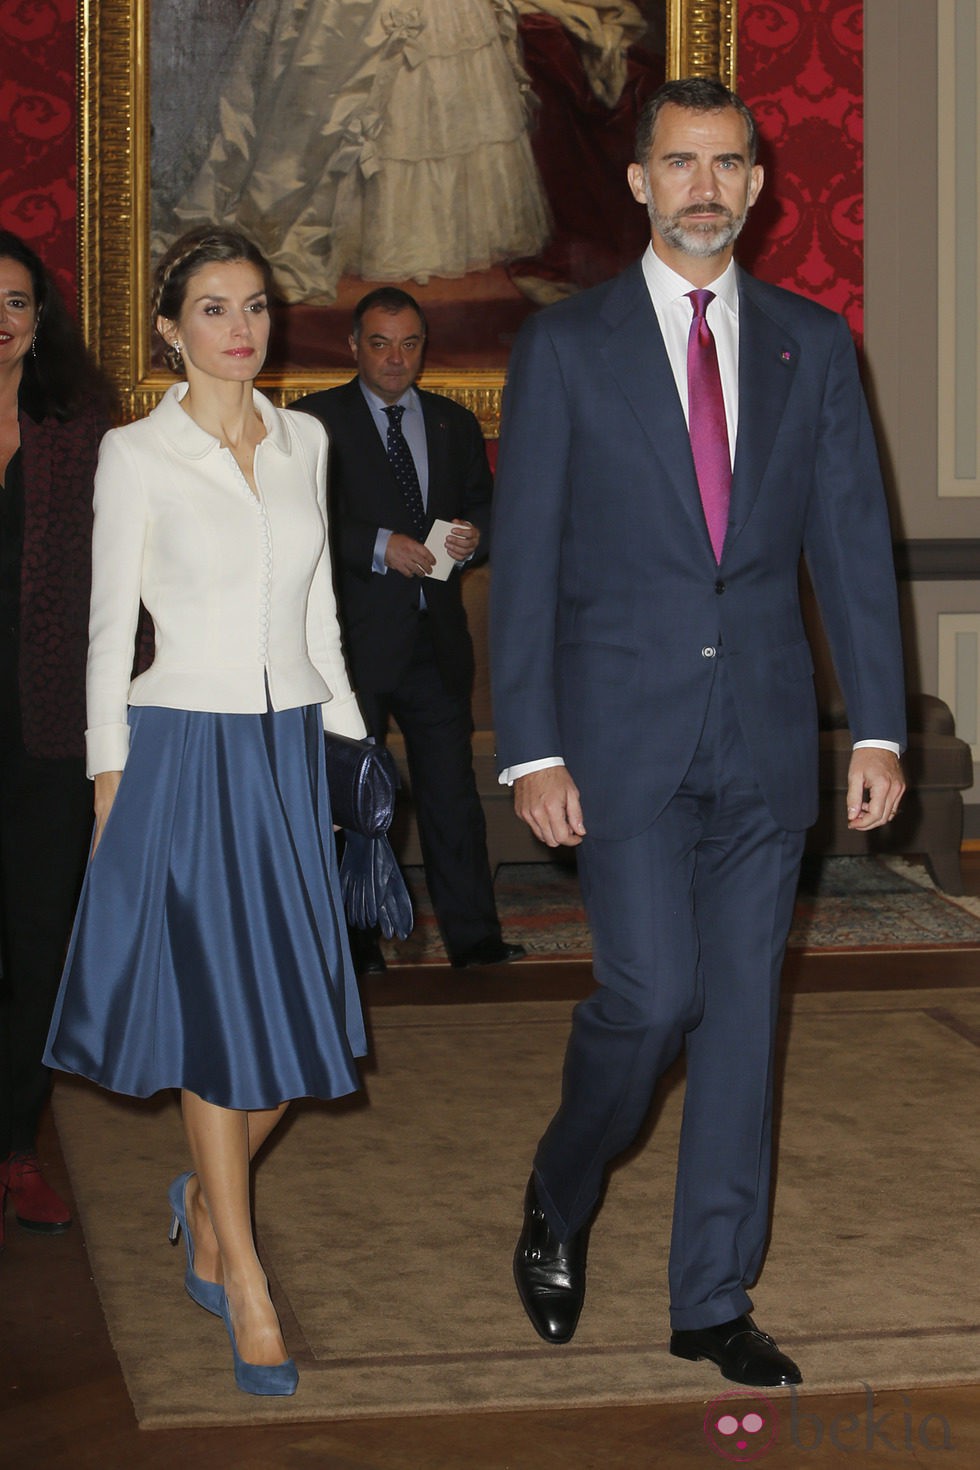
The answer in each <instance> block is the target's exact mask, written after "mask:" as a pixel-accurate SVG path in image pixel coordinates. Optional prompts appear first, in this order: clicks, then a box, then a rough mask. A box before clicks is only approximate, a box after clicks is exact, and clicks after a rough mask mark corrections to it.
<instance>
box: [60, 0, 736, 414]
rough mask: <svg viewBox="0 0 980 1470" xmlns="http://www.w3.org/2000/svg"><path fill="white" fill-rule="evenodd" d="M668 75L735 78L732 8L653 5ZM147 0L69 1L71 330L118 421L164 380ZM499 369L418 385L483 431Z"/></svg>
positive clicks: (677, 1) (299, 375) (302, 379)
mask: <svg viewBox="0 0 980 1470" xmlns="http://www.w3.org/2000/svg"><path fill="white" fill-rule="evenodd" d="M664 3H665V7H666V68H667V74H668V76H689V75H702V76H720V77H721V78H722V80H724V81H726V82H727V83H728V84H729V85H733V84H734V79H735V75H736V9H737V0H664ZM150 4H151V0H79V27H78V32H79V38H80V40H79V46H80V56H79V63H80V64H79V85H80V199H79V209H80V229H79V236H80V241H81V245H80V271H79V276H80V302H81V315H82V325H83V329H84V331H85V334H86V337H87V340H88V341H89V343H90V344H91V345H92V347H93V349H94V350H95V352H96V354H97V355H98V357H99V360H100V361H101V362H102V364H103V365H104V367H105V368H106V369H107V371H108V372H109V373H110V374H111V376H112V377H113V379H114V380H115V382H116V384H117V385H118V388H119V391H120V396H121V399H122V402H123V406H124V411H125V413H126V415H127V416H128V417H137V416H138V415H140V414H143V413H145V412H146V411H147V410H148V409H149V408H150V407H152V405H153V404H154V403H155V402H156V400H157V399H158V398H159V396H160V394H161V393H162V391H163V390H164V389H165V388H166V387H167V386H168V384H169V383H170V382H172V378H171V377H170V375H169V374H167V373H166V372H165V371H164V370H163V369H161V368H158V367H156V366H154V364H153V362H152V359H151V346H152V342H151V330H150V323H149V321H148V319H147V307H146V303H147V302H148V300H149V278H150V239H149V236H150V163H149V158H150V121H149V118H150V96H149V92H150V83H149V77H150V56H149V35H150V25H149V19H150V14H149V12H150ZM348 376H349V373H348V372H347V371H346V370H345V371H337V370H333V371H324V372H314V371H305V370H304V371H297V372H292V371H289V372H278V373H267V374H264V375H263V386H264V387H265V388H266V389H267V390H268V391H270V392H271V394H272V396H273V397H274V398H275V399H276V400H277V401H279V402H280V403H287V402H289V401H290V399H292V398H294V397H296V396H297V395H299V394H300V393H304V392H309V391H311V390H312V389H313V388H317V387H325V386H329V385H330V384H331V383H334V382H339V381H344V380H345V379H346V378H347V377H348ZM503 376H504V374H503V371H502V370H501V369H500V368H499V367H492V368H480V367H478V366H477V367H467V368H466V369H459V370H452V371H450V370H446V369H444V368H439V367H433V366H430V368H427V370H426V374H425V384H426V387H428V388H430V389H434V390H436V391H440V392H444V393H449V394H450V395H451V396H452V397H454V398H457V399H459V400H460V401H461V402H463V403H465V404H466V405H467V406H468V407H470V408H472V409H473V411H474V412H475V413H476V414H477V416H478V417H479V419H480V420H481V422H482V423H483V425H484V427H485V429H486V431H487V432H488V433H491V434H492V433H494V432H495V431H496V426H497V423H498V420H499V408H500V391H501V388H502V384H503Z"/></svg>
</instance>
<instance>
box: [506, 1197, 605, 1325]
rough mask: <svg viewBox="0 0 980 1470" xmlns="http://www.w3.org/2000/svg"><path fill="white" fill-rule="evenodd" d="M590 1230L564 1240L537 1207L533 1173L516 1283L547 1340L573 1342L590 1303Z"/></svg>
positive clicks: (516, 1264) (517, 1253)
mask: <svg viewBox="0 0 980 1470" xmlns="http://www.w3.org/2000/svg"><path fill="white" fill-rule="evenodd" d="M587 1241H588V1231H587V1230H579V1231H578V1232H577V1233H576V1234H575V1235H573V1236H571V1237H570V1238H569V1239H568V1240H559V1239H558V1237H557V1235H556V1234H555V1232H554V1231H553V1230H552V1228H551V1226H550V1225H549V1224H548V1221H547V1219H546V1218H545V1213H544V1211H543V1210H542V1208H541V1206H540V1205H539V1204H538V1195H537V1190H536V1189H535V1187H534V1175H533V1174H532V1175H531V1178H530V1179H529V1180H528V1186H527V1193H526V1194H525V1196H524V1229H523V1230H522V1231H521V1235H520V1239H519V1240H518V1242H517V1250H516V1251H515V1252H514V1280H515V1281H516V1282H517V1291H518V1295H519V1296H520V1298H521V1301H522V1302H523V1303H524V1310H525V1312H527V1315H528V1316H529V1317H530V1319H531V1321H532V1322H533V1324H534V1327H535V1329H536V1331H537V1332H538V1333H539V1334H540V1335H541V1336H542V1337H543V1338H544V1340H545V1342H555V1343H559V1342H569V1341H570V1340H571V1338H572V1336H573V1334H574V1332H575V1328H576V1326H577V1325H578V1319H579V1313H580V1312H581V1310H582V1303H583V1301H584V1300H585V1250H586V1244H587Z"/></svg>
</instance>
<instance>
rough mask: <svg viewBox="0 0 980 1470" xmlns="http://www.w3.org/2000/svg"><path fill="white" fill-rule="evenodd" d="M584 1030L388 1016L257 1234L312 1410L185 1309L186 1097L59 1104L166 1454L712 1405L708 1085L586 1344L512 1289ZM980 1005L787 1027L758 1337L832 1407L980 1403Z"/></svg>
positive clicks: (287, 1174)
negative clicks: (682, 1293)
mask: <svg viewBox="0 0 980 1470" xmlns="http://www.w3.org/2000/svg"><path fill="white" fill-rule="evenodd" d="M569 1010H570V1006H568V1005H565V1004H561V1003H557V1002H549V1003H544V1002H540V1003H539V1002H529V1003H527V1004H506V1005H482V1004H474V1005H466V1006H459V1007H453V1006H443V1007H432V1008H429V1007H409V1006H405V1007H395V1008H391V1009H380V1010H378V1011H377V1012H376V1013H375V1015H374V1017H373V1027H374V1050H375V1060H374V1063H373V1065H372V1069H371V1071H370V1072H369V1075H368V1078H367V1094H366V1100H365V1101H362V1102H360V1103H354V1104H346V1105H339V1104H334V1105H329V1106H324V1105H309V1106H304V1107H302V1108H297V1109H296V1110H295V1113H294V1116H293V1120H292V1123H291V1125H289V1126H288V1127H287V1128H286V1130H285V1131H284V1132H283V1134H282V1136H281V1137H280V1138H279V1139H278V1140H277V1142H276V1143H275V1146H274V1147H273V1148H272V1149H271V1150H270V1152H269V1155H268V1157H267V1158H266V1159H265V1160H264V1161H263V1162H262V1163H261V1165H260V1167H259V1169H258V1171H257V1182H256V1218H257V1226H258V1232H259V1236H260V1248H261V1252H262V1255H263V1259H264V1260H265V1262H266V1263H267V1266H268V1267H269V1269H270V1275H271V1276H272V1278H273V1290H274V1295H275V1296H276V1299H277V1302H278V1304H279V1307H280V1310H281V1313H282V1318H283V1325H284V1330H285V1335H286V1341H287V1343H288V1345H289V1348H290V1350H291V1351H292V1352H293V1354H294V1356H295V1357H296V1359H297V1360H298V1363H299V1366H300V1372H301V1381H300V1387H299V1392H298V1393H297V1395H296V1397H295V1398H293V1399H285V1400H271V1399H264V1400H263V1399H255V1398H249V1397H247V1396H246V1395H244V1394H241V1393H239V1392H238V1391H237V1390H236V1388H235V1387H234V1383H233V1380H232V1376H231V1356H230V1350H229V1347H228V1343H227V1338H226V1336H225V1333H224V1328H223V1327H222V1325H221V1323H220V1321H218V1320H217V1319H216V1318H212V1317H209V1316H208V1315H207V1314H206V1313H204V1312H203V1311H201V1310H200V1309H199V1308H198V1307H196V1306H194V1305H193V1303H192V1302H191V1301H190V1300H189V1298H187V1297H186V1296H185V1295H184V1293H183V1290H182V1274H183V1268H184V1254H183V1247H182V1246H181V1248H180V1249H179V1250H178V1251H172V1250H170V1249H169V1248H168V1246H167V1242H166V1229H167V1208H166V1199H165V1194H166V1187H167V1184H168V1182H169V1180H170V1179H171V1177H172V1176H173V1175H174V1174H176V1173H177V1172H178V1170H180V1169H182V1168H184V1167H185V1162H186V1153H185V1149H184V1146H183V1143H182V1137H181V1131H180V1126H179V1120H178V1115H177V1112H176V1108H175V1106H174V1105H173V1103H172V1102H171V1101H170V1100H169V1098H168V1099H167V1100H166V1101H161V1100H157V1101H155V1102H150V1103H139V1104H136V1103H123V1102H120V1101H119V1100H116V1099H113V1098H111V1097H109V1096H108V1095H106V1094H104V1093H101V1092H99V1090H98V1089H96V1088H95V1087H92V1086H90V1085H89V1084H87V1083H82V1082H79V1081H78V1080H76V1079H65V1078H61V1079H59V1081H58V1083H57V1086H56V1094H55V1106H56V1117H57V1125H58V1131H59V1134H60V1137H61V1140H62V1144H63V1146H64V1151H65V1156H66V1158H67V1161H68V1165H69V1169H70V1172H71V1178H72V1183H73V1186H74V1189H75V1194H76V1198H77V1201H78V1205H79V1209H80V1213H81V1224H82V1229H83V1231H84V1234H85V1239H86V1242H87V1245H88V1249H89V1252H90V1256H91V1261H92V1268H93V1272H94V1275H95V1279H96V1282H97V1284H98V1289H99V1292H100V1294H101V1298H102V1302H103V1306H104V1309H105V1313H106V1317H107V1319H108V1323H109V1329H110V1332H111V1334H112V1339H113V1343H114V1345H115V1348H116V1351H117V1353H118V1355H119V1359H120V1362H121V1364H122V1368H123V1373H124V1374H125V1378H126V1383H127V1386H128V1388H129V1392H130V1394H131V1396H132V1400H133V1404H134V1406H135V1409H136V1414H137V1416H138V1418H139V1421H140V1423H141V1425H143V1426H144V1427H146V1428H154V1427H162V1426H175V1425H191V1424H234V1423H245V1422H252V1423H259V1422H275V1421H280V1420H287V1419H330V1418H347V1417H350V1416H356V1415H387V1414H416V1413H417V1414H424V1413H439V1412H459V1411H467V1410H470V1411H476V1410H490V1409H505V1408H507V1409H509V1408H533V1407H544V1406H558V1405H598V1404H614V1403H627V1402H634V1403H635V1402H656V1401H663V1400H670V1399H675V1400H702V1399H707V1398H712V1397H714V1396H715V1395H716V1394H717V1393H720V1392H722V1391H723V1390H724V1388H725V1387H726V1385H725V1384H724V1382H723V1380H721V1379H720V1378H719V1377H718V1376H717V1374H716V1373H715V1370H714V1369H713V1368H711V1367H710V1365H707V1364H693V1363H684V1362H681V1361H679V1360H677V1359H674V1358H671V1357H670V1356H669V1355H668V1354H667V1352H666V1337H667V1296H666V1280H665V1278H666V1246H667V1239H668V1226H669V1219H670V1209H671V1195H672V1181H673V1160H674V1154H675V1149H676V1139H677V1130H678V1124H679V1117H680V1105H681V1101H682V1091H683V1084H682V1081H681V1079H680V1077H679V1076H672V1077H671V1078H670V1079H668V1080H667V1082H666V1083H665V1085H664V1087H663V1089H662V1094H663V1095H662V1099H661V1102H660V1103H659V1106H658V1112H657V1116H656V1121H655V1124H654V1126H653V1128H652V1130H651V1132H650V1134H649V1136H648V1137H647V1138H646V1140H645V1142H644V1143H643V1144H642V1146H641V1147H639V1148H638V1149H637V1151H636V1152H635V1154H634V1156H633V1157H632V1158H631V1159H630V1160H629V1161H628V1162H627V1163H626V1164H624V1165H623V1166H622V1167H620V1168H618V1169H617V1170H616V1171H615V1172H614V1174H613V1176H612V1179H611V1181H610V1184H609V1189H608V1193H607V1197H606V1201H605V1205H604V1207H603V1209H602V1211H601V1214H600V1215H599V1218H598V1221H597V1224H596V1227H595V1229H594V1230H593V1234H592V1244H591V1250H590V1269H589V1291H588V1300H587V1302H586V1308H585V1311H584V1313H583V1316H582V1321H581V1324H580V1327H579V1331H578V1333H577V1335H576V1338H575V1341H574V1342H573V1343H572V1344H570V1345H569V1346H567V1347H564V1348H551V1347H548V1346H546V1345H545V1344H543V1343H541V1342H540V1341H539V1340H538V1338H537V1337H536V1336H535V1334H534V1332H533V1329H532V1328H531V1326H530V1324H529V1323H528V1322H527V1320H526V1319H525V1317H524V1314H523V1311H522V1309H521V1307H520V1305H519V1303H518V1301H517V1298H516V1295H515V1291H514V1287H513V1282H512V1278H511V1255H512V1251H513V1246H514V1240H515V1236H516V1233H517V1229H518V1222H519V1219H520V1208H521V1196H522V1193H523V1186H524V1182H525V1179H526V1177H527V1172H528V1163H529V1159H530V1157H531V1154H532V1152H533V1148H534V1144H535V1140H536V1138H537V1135H538V1133H539V1132H540V1131H541V1128H542V1127H543V1125H544V1123H545V1122H546V1120H547V1118H548V1117H549V1116H550V1113H551V1111H552V1109H553V1105H554V1103H555V1101H556V1098H557V1093H558V1084H559V1070H560V1065H561V1059H562V1054H563V1050H564V1042H565V1037H566V1032H567V1023H568V1015H569ZM978 1048H980V991H965V990H948V991H947V990H930V991H929V992H927V993H926V992H910V991H894V992H882V993H877V994H869V995H854V994H830V995H804V996H799V997H797V998H796V999H795V1000H794V1001H793V1003H792V1011H791V1014H789V1015H788V1016H787V1018H786V1023H785V1026H784V1035H783V1046H782V1048H781V1054H782V1056H783V1057H784V1058H785V1080H784V1083H783V1086H782V1121H781V1130H780V1131H781V1139H780V1153H779V1169H778V1180H777V1188H776V1199H775V1213H774V1221H775V1223H774V1227H773V1234H772V1242H771V1247H770V1251H769V1258H768V1263H767V1266H766V1270H765V1272H764V1274H763V1277H762V1281H761V1283H760V1285H759V1286H758V1288H757V1290H756V1292H755V1293H754V1296H755V1306H756V1314H757V1317H758V1320H759V1321H760V1323H761V1324H762V1325H763V1326H764V1327H765V1328H766V1329H767V1330H768V1331H771V1332H773V1333H774V1334H775V1335H776V1336H777V1338H778V1340H779V1342H780V1343H781V1345H782V1346H783V1347H784V1348H786V1349H787V1350H788V1351H789V1352H790V1353H791V1354H792V1355H793V1356H794V1357H796V1358H797V1359H798V1361H799V1362H800V1364H801V1366H802V1368H803V1371H804V1375H805V1379H806V1390H808V1391H827V1390H831V1391H832V1390H840V1391H845V1390H853V1389H860V1385H861V1384H862V1383H863V1384H868V1385H870V1386H871V1387H872V1388H873V1389H875V1390H877V1389H885V1388H895V1387H912V1386H917V1385H923V1384H938V1383H943V1384H955V1383H964V1382H975V1381H977V1380H978V1379H980V1353H978V1348H980V1335H978V1316H980V1314H978V1302H977V1299H976V1294H975V1291H976V1275H975V1270H974V1267H975V1262H976V1254H975V1252H976V1241H977V1231H976V1225H977V1220H976V1213H975V1211H976V1195H975V1191H976V1164H977V1154H978V1146H977V1134H976V1101H977V1072H978V1066H977V1064H978Z"/></svg>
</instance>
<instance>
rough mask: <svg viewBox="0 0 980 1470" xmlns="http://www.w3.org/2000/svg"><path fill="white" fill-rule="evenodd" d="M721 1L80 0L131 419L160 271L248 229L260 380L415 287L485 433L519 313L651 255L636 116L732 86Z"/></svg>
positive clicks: (151, 394)
mask: <svg viewBox="0 0 980 1470" xmlns="http://www.w3.org/2000/svg"><path fill="white" fill-rule="evenodd" d="M735 12H736V0H595V3H586V0H414V3H413V0H80V5H79V36H80V46H81V57H80V63H81V64H80V75H81V232H80V233H81V241H82V245H81V271H80V279H81V310H82V318H83V325H84V327H85V330H86V334H87V337H88V339H89V341H90V343H91V344H92V345H93V347H94V348H95V350H96V351H97V353H98V355H99V358H100V360H101V361H102V363H103V364H104V365H105V367H106V368H107V369H108V371H109V372H110V373H111V374H112V376H113V377H114V379H115V380H116V382H117V384H118V386H119V389H120V393H121V396H122V399H123V402H124V405H125V408H126V411H127V413H128V414H131V415H134V416H135V415H137V414H140V413H143V412H145V411H146V410H147V409H148V408H149V407H150V406H151V405H152V403H153V402H155V401H156V399H157V398H158V397H159V395H160V393H161V392H162V391H163V389H164V388H165V386H166V385H167V383H168V382H169V381H171V379H170V378H169V376H168V374H167V372H166V370H165V368H164V367H163V365H162V362H161V360H160V358H159V355H158V347H157V345H156V344H155V342H154V333H153V331H152V329H151V324H150V322H149V319H148V315H147V303H148V300H149V284H150V278H151V273H152V268H153V262H154V260H155V259H156V258H157V257H158V255H159V254H160V252H161V251H162V250H164V249H165V248H166V246H167V244H168V243H169V242H170V241H171V240H173V239H174V238H176V236H177V235H179V234H180V233H181V232H182V231H183V230H184V229H187V228H189V227H191V226H192V225H196V224H200V223H203V222H205V221H212V222H220V223H223V224H229V225H233V226H236V227H238V228H240V229H243V230H245V231H246V232H247V233H248V234H249V235H250V236H251V237H252V238H253V239H255V240H256V242H257V243H258V244H259V245H260V246H261V247H262V248H263V250H264V251H265V252H266V254H267V255H268V256H269V258H270V259H271V261H272V264H273V267H274V270H275V274H276V281H277V288H278V291H279V293H280V296H281V305H280V306H279V309H278V310H277V311H276V313H275V323H276V325H275V331H274V337H273V342H272V347H271V351H270V355H269V359H268V362H267V365H266V370H265V371H264V373H263V378H262V381H263V385H264V386H265V387H266V389H267V390H268V391H270V392H271V393H272V395H273V396H274V397H275V398H276V399H277V401H279V402H280V403H287V402H289V400H290V399H291V398H292V397H295V396H296V395H298V394H299V393H302V392H308V391H310V390H311V389H312V388H314V387H323V386H327V385H329V384H330V383H334V382H339V381H343V380H344V379H345V378H346V377H348V376H349V375H350V372H351V360H350V353H349V349H348V346H347V338H348V332H349V323H350V313H351V308H352V306H353V305H354V303H355V302H356V301H357V300H358V298H359V297H360V296H361V295H363V294H364V293H365V292H366V291H369V290H371V289H372V287H373V286H375V285H379V284H382V283H392V284H397V285H401V286H403V287H404V288H405V289H407V290H409V291H411V292H412V294H413V295H415V296H416V297H417V298H418V300H419V301H420V303H421V304H422V306H423V308H424V310H425V313H426V316H427V318H428V321H429V347H428V354H427V359H426V368H425V383H426V386H427V387H430V388H434V389H436V390H438V391H441V392H445V393H450V394H451V395H452V396H453V397H455V398H458V399H459V400H460V401H462V402H464V403H466V404H467V406H469V407H470V408H472V409H473V410H474V411H475V412H476V413H477V415H478V417H479V418H480V420H481V422H482V423H483V424H484V426H485V428H486V430H487V432H488V433H491V434H492V433H493V432H494V431H495V428H496V423H497V420H498V416H499V403H500V390H501V386H502V384H503V379H504V373H505V371H506V365H507V354H508V351H509V347H510V343H511V342H512V340H513V337H514V334H515V333H516V331H517V329H518V327H519V326H520V324H521V321H522V320H523V319H524V317H525V316H526V315H527V314H528V313H529V312H531V311H535V310H538V309H539V308H540V307H541V306H542V305H545V304H547V303H549V302H551V301H554V300H557V299H559V298H560V297H561V296H563V295H567V294H568V293H570V292H572V291H577V290H581V289H582V288H583V287H585V286H589V285H592V284H594V283H595V282H597V281H600V280H603V279H605V278H607V277H608V276H610V275H612V274H613V273H614V272H615V271H617V270H618V269H620V268H621V266H622V265H624V264H625V263H626V262H627V261H628V260H630V259H631V258H633V257H634V256H635V255H637V254H638V253H639V251H640V250H641V249H642V246H643V243H644V240H645V238H646V233H647V222H646V215H645V213H644V211H643V210H642V209H641V208H640V207H639V206H637V205H636V204H635V203H634V201H633V200H632V198H631V197H630V195H629V192H628V190H627V188H626V184H625V169H626V165H627V164H628V163H629V162H630V160H631V157H632V136H633V128H634V124H635V120H636V115H637V112H638V110H639V108H640V107H642V105H643V102H644V100H645V98H646V97H647V96H648V95H649V93H650V92H651V91H652V90H653V89H654V88H655V87H657V86H658V85H659V84H660V82H661V81H662V80H663V79H664V77H665V76H682V75H709V76H720V77H721V78H722V79H723V80H724V81H726V82H728V83H729V84H731V83H732V82H733V79H734V76H735V37H736V14H735Z"/></svg>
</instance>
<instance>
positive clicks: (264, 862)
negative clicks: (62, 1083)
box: [44, 707, 367, 1108]
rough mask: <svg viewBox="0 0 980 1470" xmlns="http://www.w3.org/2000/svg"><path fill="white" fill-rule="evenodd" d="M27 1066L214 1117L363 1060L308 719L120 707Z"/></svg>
mask: <svg viewBox="0 0 980 1470" xmlns="http://www.w3.org/2000/svg"><path fill="white" fill-rule="evenodd" d="M130 727H131V746H130V754H129V759H128V761H127V763H126V768H125V770H124V772H123V777H122V782H121V784H120V787H119V791H118V794H117V796H116V799H115V802H114V803H113V807H112V811H111V812H110V814H109V820H108V822H107V823H106V827H105V831H104V833H103V836H102V840H101V842H100V843H99V847H98V850H97V851H96V854H95V856H94V857H93V858H92V859H91V861H90V862H89V865H88V871H87V874H86V877H85V882H84V886H83V888H82V894H81V898H80V900H79V906H78V912H77V914H76V917H75V926H74V930H73V932H72V937H71V943H70V946H69V950H68V957H67V960H66V963H65V970H64V974H63V977H62V981H61V989H60V991H59V994H58V999H57V1002H56V1004H55V1009H54V1016H53V1019H52V1022H51V1029H50V1032H49V1035H48V1044H47V1049H46V1052H45V1056H44V1060H45V1062H46V1064H47V1065H48V1066H49V1067H57V1068H60V1069H61V1070H62V1071H65V1072H76V1073H79V1074H80V1075H82V1076H84V1077H89V1078H91V1079H92V1080H93V1081H94V1082H98V1083H100V1084H101V1085H102V1086H103V1087H107V1088H110V1089H111V1090H112V1091H113V1092H121V1093H127V1094H129V1095H130V1096H134V1097H148V1096H149V1095H150V1094H151V1093H154V1092H157V1091H159V1090H160V1089H161V1088H167V1087H180V1088H188V1089H189V1090H190V1091H191V1092H195V1093H197V1094H198V1095H199V1096H201V1097H203V1098H205V1099H206V1100H207V1101H209V1102H213V1103H217V1104H219V1105H220V1106H222V1107H228V1108H269V1107H274V1106H276V1105H277V1104H278V1103H280V1102H283V1101H285V1100H286V1099H289V1098H296V1097H321V1098H330V1097H340V1096H342V1095H344V1094H345V1093H350V1092H354V1091H356V1090H357V1088H358V1086H359V1081H358V1076H357V1068H356V1065H355V1062H354V1058H355V1057H357V1056H363V1055H364V1053H365V1051H366V1049H367V1048H366V1042H365V1036H364V1023H363V1019H362V1016H361V1009H360V1002H359V1000H358V995H357V988H356V981H355V976H354V970H353V966H352V964H351V958H350V951H349V948H348V943H347V927H346V924H345V922H344V914H343V906H342V902H341V897H340V890H339V884H338V877H337V857H336V850H335V845H334V834H333V827H332V823H331V819H330V798H329V793H328V790H327V778H326V771H325V767H324V751H323V731H322V727H321V716H320V711H319V709H318V708H315V707H310V708H306V709H289V710H280V711H278V712H273V711H271V710H269V711H267V712H266V713H265V714H261V715H220V714H205V713H200V712H196V711H189V710H174V709H159V708H156V707H147V708H134V709H131V710H130Z"/></svg>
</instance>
